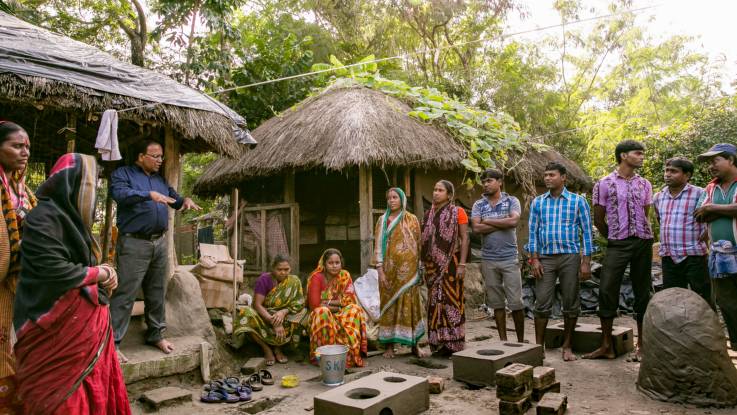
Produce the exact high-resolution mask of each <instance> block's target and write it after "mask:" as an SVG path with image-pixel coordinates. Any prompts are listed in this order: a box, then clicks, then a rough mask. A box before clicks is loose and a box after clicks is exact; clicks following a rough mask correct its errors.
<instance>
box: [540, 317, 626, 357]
mask: <svg viewBox="0 0 737 415" xmlns="http://www.w3.org/2000/svg"><path fill="white" fill-rule="evenodd" d="M612 340H613V343H614V353H615V354H616V355H617V356H621V355H623V354H627V353H629V352H631V351H633V350H634V349H635V342H634V332H633V330H632V329H631V328H628V327H621V326H614V327H613V328H612ZM572 343H573V344H572V348H573V351H574V352H577V353H590V352H593V351H594V350H596V349H598V348H599V346H600V345H601V326H599V325H598V324H586V323H579V324H576V330H575V331H574V332H573V341H572ZM562 345H563V323H558V324H553V325H550V326H548V327H546V328H545V347H546V348H548V349H555V348H558V347H561V346H562Z"/></svg>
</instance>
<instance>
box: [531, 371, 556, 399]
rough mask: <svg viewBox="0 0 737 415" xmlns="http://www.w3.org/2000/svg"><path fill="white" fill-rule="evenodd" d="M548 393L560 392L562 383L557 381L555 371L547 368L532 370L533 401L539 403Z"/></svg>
mask: <svg viewBox="0 0 737 415" xmlns="http://www.w3.org/2000/svg"><path fill="white" fill-rule="evenodd" d="M548 392H558V393H559V392H560V382H557V381H556V380H555V369H553V368H552V367H545V366H538V367H536V368H534V369H532V400H533V401H535V402H538V401H539V400H540V399H542V397H543V395H545V394H546V393H548Z"/></svg>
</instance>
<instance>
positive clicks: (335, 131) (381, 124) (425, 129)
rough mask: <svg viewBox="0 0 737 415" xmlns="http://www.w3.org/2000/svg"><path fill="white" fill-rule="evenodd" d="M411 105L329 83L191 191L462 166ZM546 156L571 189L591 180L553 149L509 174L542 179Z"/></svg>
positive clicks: (451, 145) (447, 141)
mask: <svg viewBox="0 0 737 415" xmlns="http://www.w3.org/2000/svg"><path fill="white" fill-rule="evenodd" d="M410 111H411V108H410V107H409V106H408V105H407V104H405V103H404V102H402V101H400V100H398V99H397V98H394V97H392V96H389V95H387V94H384V93H382V92H379V91H375V90H372V89H368V88H364V87H350V88H337V87H334V88H328V89H327V90H325V91H324V92H323V93H321V94H319V95H316V96H313V97H311V98H308V99H307V100H305V101H303V102H302V103H300V104H298V105H296V106H295V107H293V108H291V109H289V110H287V111H285V112H284V113H282V114H280V115H278V116H275V117H273V118H271V119H269V120H268V121H266V122H264V123H263V124H262V125H260V126H259V127H258V128H256V129H255V130H254V131H253V133H252V134H253V136H254V137H255V139H256V140H257V141H258V142H259V145H258V147H257V148H255V149H253V150H247V151H244V153H243V155H242V156H241V157H240V158H238V159H219V160H217V161H215V162H214V163H213V164H211V165H210V166H209V167H208V168H207V169H206V170H205V172H204V173H203V174H202V176H201V177H200V178H199V180H198V181H197V183H196V184H195V192H196V193H199V194H214V193H225V192H227V191H228V190H229V188H231V187H233V186H234V185H235V184H237V183H239V182H242V181H245V180H249V179H252V178H255V177H259V176H269V175H273V174H278V173H280V172H282V171H284V170H309V169H326V170H332V171H340V170H343V169H345V168H347V167H351V166H358V165H374V166H377V165H378V166H382V167H383V166H415V167H418V168H425V169H430V168H440V169H455V168H462V166H461V161H462V160H463V159H464V154H465V150H464V148H463V146H462V145H461V144H459V143H458V142H457V141H456V140H455V139H454V138H453V137H452V136H450V135H449V134H448V133H447V132H445V131H444V130H442V129H441V128H438V127H436V126H433V125H432V124H427V123H423V122H420V121H418V120H417V119H415V118H412V117H410V116H409V115H408V113H409V112H410ZM551 160H558V161H562V162H563V163H565V165H566V166H567V168H568V169H569V179H570V180H569V181H571V182H572V183H571V184H572V185H573V186H574V187H578V188H590V187H591V186H592V183H591V179H590V178H589V177H588V176H586V174H585V173H584V172H583V171H582V170H581V168H579V167H578V166H577V165H576V164H575V163H573V162H572V161H570V160H567V159H565V158H564V157H563V156H561V155H560V154H559V153H557V152H555V151H552V150H549V151H544V152H536V151H530V152H529V153H528V154H526V155H525V156H524V157H522V158H521V159H520V160H519V163H518V164H517V167H516V168H515V169H514V170H513V171H512V173H513V175H514V174H515V173H518V174H519V175H522V173H525V175H527V174H538V175H539V176H540V177H542V172H543V168H544V166H545V164H546V163H547V162H548V161H551ZM528 177H529V176H528Z"/></svg>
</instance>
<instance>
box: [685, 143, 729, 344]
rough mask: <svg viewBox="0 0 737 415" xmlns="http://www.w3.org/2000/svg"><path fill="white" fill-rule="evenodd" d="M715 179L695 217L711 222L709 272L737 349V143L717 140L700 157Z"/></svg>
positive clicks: (710, 184) (701, 220) (702, 199)
mask: <svg viewBox="0 0 737 415" xmlns="http://www.w3.org/2000/svg"><path fill="white" fill-rule="evenodd" d="M698 161H704V162H707V163H708V164H709V171H710V172H711V175H712V176H713V177H714V180H712V181H711V182H709V184H708V185H707V186H706V188H705V189H704V190H705V191H704V195H703V196H702V197H701V199H700V200H699V208H697V209H696V211H695V212H694V217H695V218H696V220H697V221H699V222H706V223H708V228H707V230H708V237H709V239H710V241H711V252H710V253H709V275H710V276H711V278H712V288H713V290H714V292H715V294H716V302H717V305H719V308H720V309H721V310H722V316H723V317H724V322H725V323H726V325H727V331H728V332H729V342H730V344H731V347H732V350H737V241H735V237H736V235H737V147H735V145H734V144H729V143H721V144H716V145H714V146H713V147H712V148H710V149H709V151H707V152H706V153H704V154H701V155H700V156H699V157H698Z"/></svg>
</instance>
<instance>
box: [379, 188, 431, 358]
mask: <svg viewBox="0 0 737 415" xmlns="http://www.w3.org/2000/svg"><path fill="white" fill-rule="evenodd" d="M386 202H387V209H386V213H384V214H383V215H382V216H381V217H380V218H379V220H378V221H377V223H376V233H375V235H377V238H376V245H375V246H374V263H375V265H376V270H377V271H378V273H379V292H380V297H381V317H380V319H379V342H380V343H382V344H383V345H384V347H385V352H384V357H387V358H392V357H394V345H395V344H401V345H404V346H409V347H412V352H413V353H415V354H416V355H417V356H418V357H426V356H427V355H428V353H427V352H426V351H424V350H422V349H421V348H420V347H419V344H418V343H419V341H420V338H421V337H422V336H424V335H425V332H426V329H427V327H426V325H425V319H424V316H423V315H422V304H421V301H420V284H421V282H422V278H421V277H420V274H419V269H418V268H419V267H418V265H419V261H420V222H419V221H418V220H417V217H416V216H415V215H413V214H411V213H409V212H407V196H405V194H404V192H403V191H402V189H400V188H398V187H392V188H391V189H389V190H388V191H387V192H386Z"/></svg>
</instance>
